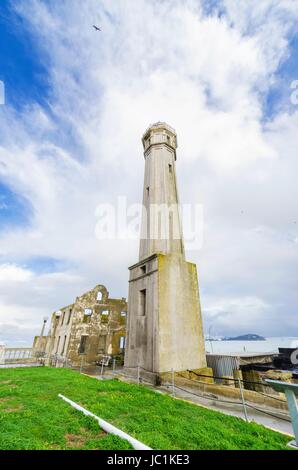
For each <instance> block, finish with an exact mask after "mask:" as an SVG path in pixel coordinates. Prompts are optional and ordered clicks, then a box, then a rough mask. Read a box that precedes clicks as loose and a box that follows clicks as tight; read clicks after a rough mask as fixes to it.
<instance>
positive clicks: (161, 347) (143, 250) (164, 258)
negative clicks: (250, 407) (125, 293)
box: [125, 122, 206, 376]
mask: <svg viewBox="0 0 298 470" xmlns="http://www.w3.org/2000/svg"><path fill="white" fill-rule="evenodd" d="M142 142H143V146H144V157H145V178H144V192H143V216H142V227H141V240H140V252H139V261H138V262H137V263H136V264H135V265H133V266H131V267H130V268H129V271H130V278H129V298H128V325H127V341H126V351H125V367H126V368H135V367H137V366H140V367H141V368H142V370H143V369H144V370H145V371H148V372H151V373H154V374H156V376H158V375H160V374H162V373H166V372H169V371H171V370H172V369H173V370H174V371H176V372H179V371H186V370H187V369H191V370H200V369H202V368H205V367H206V357H205V347H204V337H203V328H202V317H201V309H200V300H199V289H198V278H197V269H196V265H195V264H193V263H189V262H187V261H186V260H185V254H184V243H183V235H182V227H181V219H180V211H179V202H178V191H177V181H176V168H175V162H176V149H177V135H176V132H175V131H174V129H172V128H171V127H170V126H169V125H167V124H166V123H164V122H158V123H156V124H153V125H152V126H150V127H149V129H147V131H146V132H145V134H144V136H143V139H142Z"/></svg>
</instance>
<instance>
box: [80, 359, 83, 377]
mask: <svg viewBox="0 0 298 470" xmlns="http://www.w3.org/2000/svg"><path fill="white" fill-rule="evenodd" d="M83 362H84V356H82V357H81V367H80V374H81V373H82V370H83Z"/></svg>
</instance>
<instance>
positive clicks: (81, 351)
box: [79, 335, 88, 354]
mask: <svg viewBox="0 0 298 470" xmlns="http://www.w3.org/2000/svg"><path fill="white" fill-rule="evenodd" d="M87 341H88V335H83V336H81V342H80V346H79V354H85V352H86V349H87Z"/></svg>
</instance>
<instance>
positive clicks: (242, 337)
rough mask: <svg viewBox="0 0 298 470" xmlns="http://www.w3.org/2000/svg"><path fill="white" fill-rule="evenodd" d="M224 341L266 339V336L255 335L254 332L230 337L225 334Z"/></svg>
mask: <svg viewBox="0 0 298 470" xmlns="http://www.w3.org/2000/svg"><path fill="white" fill-rule="evenodd" d="M224 341H266V338H264V337H263V336H259V335H255V334H248V335H241V336H235V337H234V338H233V337H230V336H226V337H225V338H224Z"/></svg>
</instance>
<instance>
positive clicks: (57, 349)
mask: <svg viewBox="0 0 298 470" xmlns="http://www.w3.org/2000/svg"><path fill="white" fill-rule="evenodd" d="M59 345H60V336H59V337H58V342H57V348H56V354H58V351H59Z"/></svg>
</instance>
